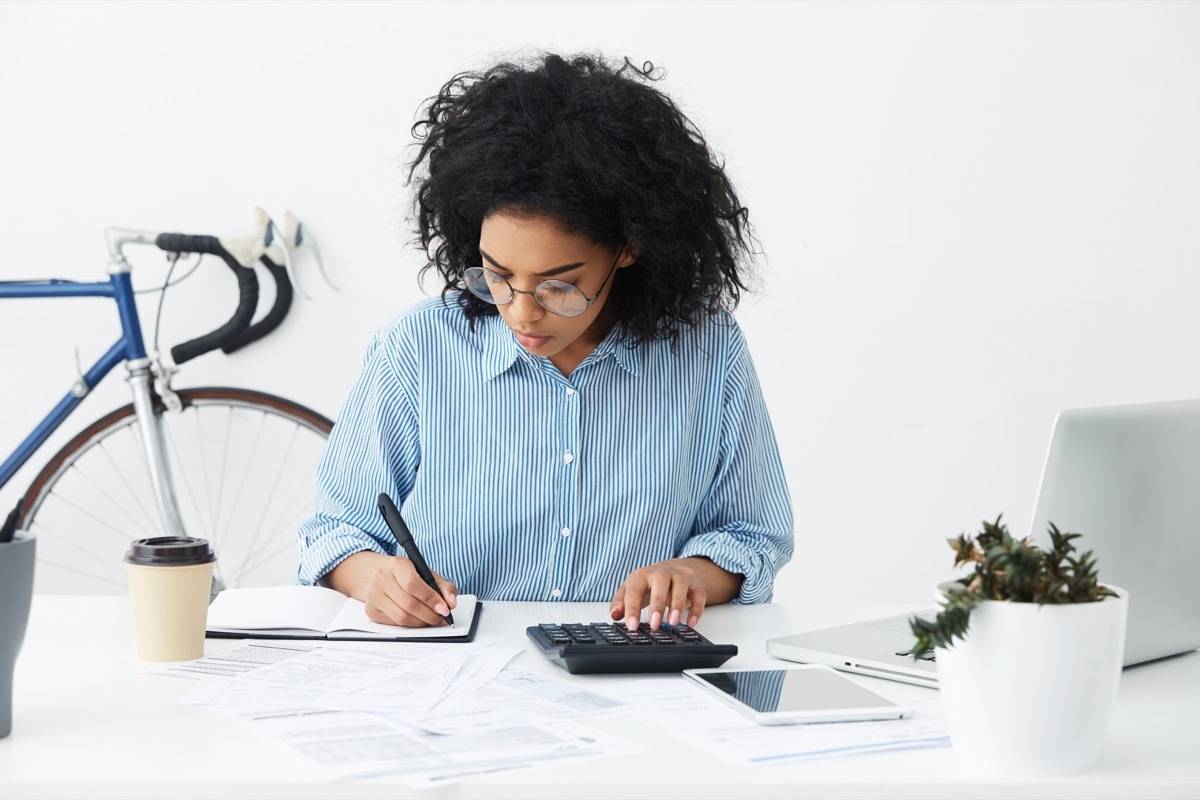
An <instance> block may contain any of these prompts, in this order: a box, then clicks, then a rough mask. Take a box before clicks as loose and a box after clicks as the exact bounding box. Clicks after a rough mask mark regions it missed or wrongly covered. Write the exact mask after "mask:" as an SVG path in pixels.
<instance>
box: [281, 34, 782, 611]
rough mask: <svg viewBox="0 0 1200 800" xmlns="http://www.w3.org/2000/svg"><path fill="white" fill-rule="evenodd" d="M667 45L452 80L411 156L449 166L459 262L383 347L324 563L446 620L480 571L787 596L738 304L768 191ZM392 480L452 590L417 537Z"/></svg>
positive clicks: (338, 429)
mask: <svg viewBox="0 0 1200 800" xmlns="http://www.w3.org/2000/svg"><path fill="white" fill-rule="evenodd" d="M652 70H653V66H652V65H649V64H647V66H646V69H644V70H642V71H639V70H637V69H636V68H633V67H632V65H631V64H629V62H628V60H626V61H625V64H624V65H623V66H622V67H621V68H620V69H618V70H614V69H612V68H611V67H610V66H608V65H607V64H606V63H605V62H604V61H603V59H600V58H594V57H588V56H578V57H574V58H571V59H570V60H565V59H563V58H561V57H559V56H557V55H548V56H545V57H544V58H543V60H542V61H541V63H540V64H535V65H534V66H533V67H532V68H529V69H526V68H523V67H521V66H518V65H516V64H511V63H502V64H498V65H497V66H495V67H493V68H492V69H490V70H488V71H487V72H486V73H484V74H482V75H477V74H470V73H462V74H460V75H457V76H455V77H454V78H452V79H451V80H450V81H449V82H448V83H446V85H445V86H443V87H442V89H441V91H440V92H439V94H438V95H437V96H436V97H434V98H431V103H430V104H429V107H428V109H427V115H426V116H425V118H424V119H422V120H420V121H419V122H418V123H417V124H416V125H415V126H414V127H413V133H414V135H416V137H417V139H418V140H421V141H422V144H421V147H420V152H419V153H418V155H417V156H416V158H415V159H414V160H413V162H412V163H411V165H410V170H409V175H408V179H409V182H410V183H411V182H412V179H413V175H414V173H415V172H416V170H417V169H418V168H419V167H422V166H424V168H425V169H424V170H423V173H422V179H421V182H420V184H419V186H418V188H417V191H416V193H415V200H414V207H415V210H416V212H417V221H418V227H419V233H420V237H419V241H420V243H421V245H422V247H423V248H424V249H425V250H426V252H427V253H428V252H430V246H431V244H432V243H435V242H436V243H437V244H436V249H434V250H433V251H432V256H431V260H430V262H429V263H427V264H426V267H425V270H428V269H430V268H434V269H436V271H437V272H438V274H439V275H440V276H441V278H442V279H443V280H444V283H445V287H444V289H443V291H442V293H441V297H440V298H437V299H432V300H428V301H425V302H422V303H420V304H418V305H416V306H415V307H414V308H412V309H410V310H408V311H407V312H405V313H404V314H402V315H401V316H400V317H398V318H397V319H395V320H394V321H393V322H392V323H391V324H390V325H388V326H386V327H384V328H383V329H382V330H380V331H379V332H378V333H377V334H376V336H375V338H374V339H373V341H372V342H371V344H370V346H369V348H368V349H367V354H366V357H365V359H364V364H363V371H362V374H361V376H360V377H359V379H358V381H357V383H356V384H355V386H354V388H353V389H352V391H351V393H350V397H349V399H348V400H347V401H346V404H345V406H344V408H343V409H342V412H341V414H340V416H339V417H338V420H337V424H336V425H335V426H334V429H333V433H332V435H331V436H330V439H329V443H328V446H327V449H326V452H325V456H324V458H323V460H322V461H321V464H320V466H319V468H318V472H317V482H318V493H317V510H316V513H315V514H314V515H313V516H312V518H310V519H309V520H308V521H306V522H305V523H304V524H303V525H302V526H301V528H300V532H299V533H300V544H301V547H300V571H299V578H300V581H301V582H302V583H307V584H312V583H316V582H318V581H321V582H323V583H325V584H327V585H330V586H332V587H333V588H335V589H338V590H339V591H341V592H344V593H345V594H347V595H350V596H353V597H356V598H358V599H360V600H362V601H364V602H365V603H366V607H367V614H368V616H369V617H370V618H371V619H373V620H375V621H377V622H384V623H392V624H397V625H408V626H420V625H441V624H444V622H443V620H442V617H443V615H444V614H446V613H447V612H448V610H449V609H450V608H453V607H454V606H455V604H456V600H455V598H456V596H457V594H458V592H460V591H462V592H467V593H471V594H476V595H478V596H479V597H481V598H483V599H489V598H491V599H499V600H562V601H568V600H570V601H581V600H589V601H603V600H608V601H609V602H610V603H611V610H612V618H613V619H614V620H621V619H624V620H625V621H626V623H627V624H628V625H629V626H630V627H631V628H634V627H636V625H637V623H638V621H639V618H640V616H641V613H642V611H643V609H645V608H646V607H647V606H648V607H649V622H650V625H651V627H653V628H657V627H658V626H659V625H660V624H661V623H663V622H669V623H671V624H678V623H680V622H687V623H688V624H691V625H694V624H696V622H697V621H698V620H699V618H700V615H701V614H702V613H703V610H704V607H705V606H706V605H707V604H711V603H723V602H728V601H733V602H743V603H753V602H763V601H766V600H769V599H770V597H771V594H772V583H773V580H774V577H775V574H776V573H777V572H778V570H779V568H780V567H781V566H782V565H783V564H784V563H785V562H786V561H787V560H788V559H789V558H790V557H791V554H792V514H791V508H790V503H789V497H788V491H787V486H786V483H785V480H784V475H783V469H782V465H781V462H780V458H779V453H778V449H777V447H776V443H775V439H774V434H773V432H772V429H771V424H770V420H769V419H768V416H767V412H766V408H765V406H764V403H763V399H762V395H761V391H760V389H759V384H758V379H757V377H756V376H755V372H754V366H753V363H752V362H751V359H750V355H749V353H748V352H747V350H746V344H745V341H744V339H743V337H742V334H741V331H740V330H739V328H738V326H737V324H736V323H735V322H734V320H733V318H732V316H730V313H729V310H730V309H732V308H733V307H734V306H735V305H736V303H737V301H738V299H739V297H740V293H741V291H742V290H743V289H745V288H746V278H747V275H746V274H745V270H744V268H743V267H740V266H739V265H738V263H737V258H736V256H737V254H738V253H739V252H746V251H747V247H746V242H745V239H744V238H743V230H744V229H745V230H746V233H747V234H749V230H748V227H749V222H748V218H747V217H748V213H747V209H745V208H743V207H742V206H741V205H740V204H739V202H738V199H737V196H736V195H735V193H734V191H733V187H732V185H731V184H730V181H729V179H728V178H727V177H726V175H725V174H724V171H723V169H722V168H721V167H718V166H717V165H716V164H715V163H714V162H713V159H712V156H711V154H710V153H709V151H708V147H707V145H706V143H705V141H704V139H703V138H702V137H701V136H700V134H699V133H698V132H697V131H696V130H695V128H694V127H693V126H692V124H691V123H690V121H689V120H687V118H686V117H684V116H683V114H682V113H681V112H680V111H679V109H678V108H677V107H676V106H675V105H674V104H673V103H672V102H671V100H670V99H668V98H667V97H666V96H665V95H663V94H662V93H660V92H658V91H657V90H655V89H654V88H652V87H651V86H650V85H649V84H647V83H645V80H646V79H650V80H653V78H651V77H650V73H651V72H652ZM422 128H424V132H423V133H422V132H420V129H422ZM425 270H423V272H424V271H425ZM380 492H387V493H388V494H390V495H391V496H392V497H393V498H394V499H395V500H396V502H397V504H398V505H401V510H402V513H403V516H404V518H405V520H406V522H407V523H408V527H409V528H410V529H411V530H412V532H413V535H414V538H415V539H416V541H417V543H418V545H419V547H420V549H421V552H422V554H423V555H424V556H425V559H426V561H428V562H429V564H430V566H431V567H432V569H433V570H434V571H435V572H436V573H437V578H438V581H439V585H440V588H441V594H442V595H444V596H445V598H446V600H445V602H443V600H442V597H440V596H439V594H438V593H437V592H434V591H433V590H431V589H430V588H429V587H428V586H426V585H425V584H424V583H422V582H421V580H420V579H419V578H418V577H417V575H416V572H415V570H414V569H413V568H412V566H411V565H410V564H409V562H408V560H407V559H406V558H404V557H403V555H400V556H397V549H398V548H397V543H396V540H395V538H394V537H393V536H392V534H391V533H390V532H389V530H388V528H387V527H386V525H385V524H384V522H383V520H382V519H381V518H380V515H379V511H378V509H377V506H376V502H375V499H376V498H377V496H378V495H379V493H380ZM401 552H402V551H401ZM447 606H448V607H449V608H448V607H447Z"/></svg>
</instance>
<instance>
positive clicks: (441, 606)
mask: <svg viewBox="0 0 1200 800" xmlns="http://www.w3.org/2000/svg"><path fill="white" fill-rule="evenodd" d="M433 610H434V611H436V612H438V613H439V614H441V615H442V616H443V617H444V616H446V615H447V614H449V613H450V609H448V608H446V604H445V603H438V604H437V605H436V606H434V608H433Z"/></svg>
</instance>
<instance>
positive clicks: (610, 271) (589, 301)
mask: <svg viewBox="0 0 1200 800" xmlns="http://www.w3.org/2000/svg"><path fill="white" fill-rule="evenodd" d="M627 243H628V241H627V240H625V241H622V242H621V246H620V248H618V249H617V257H616V258H614V259H613V263H612V266H611V267H609V268H608V274H606V275H605V276H604V280H602V281H600V285H599V286H597V287H596V291H595V292H593V294H592V296H591V297H588V296H587V292H585V291H583V289H580V288H579V287H578V286H576V285H575V284H573V283H567V282H566V281H560V280H555V279H554V278H548V279H546V280H544V281H542V282H540V283H539V284H538V285H537V286H535V287H533V289H532V290H530V291H526V290H524V289H518V288H516V287H515V286H513V285H512V284H511V283H509V282H508V278H506V277H504V276H503V275H501V274H500V273H499V272H496V271H495V270H494V269H489V268H487V267H482V266H481V267H467V269H465V270H464V271H463V283H464V284H465V285H466V287H467V291H470V292H471V294H472V295H473V296H475V297H479V295H478V294H476V293H475V292H474V291H471V286H470V284H469V283H467V281H466V276H467V273H469V272H471V271H472V270H479V271H480V272H481V273H488V272H490V273H491V274H492V275H495V276H496V277H497V278H499V279H500V280H501V281H503V282H504V285H505V286H507V287H508V291H509V292H510V294H509V297H508V299H507V300H505V301H504V302H503V303H497V302H496V301H495V300H494V299H493V300H488V299H487V298H485V297H479V299H480V300H483V302H485V303H491V304H492V305H494V306H507V305H511V304H512V302H513V301H514V300H516V299H517V295H519V294H527V295H529V296H530V297H532V298H533V302H535V303H537V304H538V305H539V306H541V307H542V308H543V309H545V310H546V311H547V312H549V313H551V314H554V315H555V316H558V317H568V318H570V317H579V316H582V315H583V314H584V313H585V312H586V311H587V310H588V309H589V308H591V307H592V303H595V302H596V299H597V298H598V297H600V292H601V291H603V290H604V284H606V283H608V279H609V278H611V277H612V274H613V273H614V272H615V271H616V269H617V262H618V261H620V260H621V253H623V252H625V245H626V244H627ZM556 284H557V285H559V286H569V287H570V288H572V289H574V290H575V291H577V292H579V294H581V295H582V296H583V299H584V300H586V301H587V305H586V306H584V307H583V308H582V309H581V310H580V311H579V313H578V314H564V313H562V312H561V311H555V310H554V309H552V308H547V307H546V306H545V304H543V303H542V301H541V300H539V299H538V296H537V293H538V290H540V289H542V288H543V287H545V286H547V285H549V286H551V287H552V288H553V287H554V286H555V285H556Z"/></svg>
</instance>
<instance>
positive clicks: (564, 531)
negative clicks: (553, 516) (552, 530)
mask: <svg viewBox="0 0 1200 800" xmlns="http://www.w3.org/2000/svg"><path fill="white" fill-rule="evenodd" d="M562 535H563V538H564V539H565V538H567V537H568V536H570V535H571V529H570V528H563V529H562Z"/></svg>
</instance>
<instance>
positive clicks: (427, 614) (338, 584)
mask: <svg viewBox="0 0 1200 800" xmlns="http://www.w3.org/2000/svg"><path fill="white" fill-rule="evenodd" d="M433 577H434V578H435V579H436V580H437V583H438V588H439V589H440V590H441V592H442V595H444V596H445V598H446V599H445V601H443V600H442V598H441V597H438V593H437V592H435V591H434V590H433V589H431V588H430V587H429V584H427V583H425V581H423V580H421V576H420V575H418V574H417V570H416V568H415V567H413V565H412V562H411V561H409V560H408V559H407V558H403V557H401V556H394V557H393V556H385V555H383V554H382V553H372V552H366V551H364V552H360V553H355V554H354V555H352V556H350V557H349V558H347V559H346V560H345V561H343V562H342V563H341V564H338V565H337V567H335V568H334V569H333V571H332V572H330V573H329V583H330V585H331V586H333V588H335V589H337V590H338V591H340V592H342V593H343V594H348V595H350V596H351V597H356V598H358V599H359V600H362V601H363V602H364V603H365V604H366V606H367V609H366V610H367V618H368V619H370V620H371V621H372V622H378V623H380V624H383V625H403V626H405V627H407V628H424V627H433V626H437V625H445V624H446V620H445V619H443V617H445V616H446V615H447V614H449V613H450V611H451V610H452V609H453V608H455V606H457V605H458V587H456V586H455V585H454V584H453V583H451V582H450V581H448V580H446V579H445V578H443V577H442V576H441V575H438V574H437V573H436V572H435V573H433ZM347 590H349V591H347Z"/></svg>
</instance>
